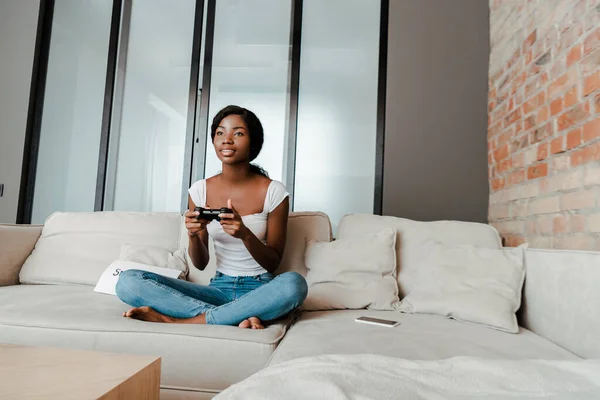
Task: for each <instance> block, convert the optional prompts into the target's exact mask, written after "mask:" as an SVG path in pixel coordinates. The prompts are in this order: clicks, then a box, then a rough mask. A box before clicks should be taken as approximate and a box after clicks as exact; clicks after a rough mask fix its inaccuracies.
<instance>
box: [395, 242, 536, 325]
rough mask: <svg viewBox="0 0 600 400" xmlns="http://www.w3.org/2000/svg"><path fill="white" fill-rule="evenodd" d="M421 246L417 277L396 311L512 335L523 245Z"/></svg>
mask: <svg viewBox="0 0 600 400" xmlns="http://www.w3.org/2000/svg"><path fill="white" fill-rule="evenodd" d="M525 248H526V246H519V247H516V248H503V249H488V248H482V247H475V246H470V245H463V246H448V245H444V244H442V243H439V242H429V243H426V244H423V248H422V249H421V252H420V253H421V254H422V255H424V256H423V259H422V263H421V266H420V268H419V272H418V274H417V276H416V278H417V281H416V285H415V288H414V290H413V291H411V292H410V293H409V294H408V295H407V296H406V297H404V299H403V300H402V302H401V303H400V311H402V312H406V313H415V314H419V313H423V314H435V315H441V316H445V317H449V318H453V319H457V320H461V321H467V322H474V323H478V324H482V325H486V326H488V327H490V328H494V329H498V330H501V331H506V332H511V333H517V332H518V331H519V326H518V323H517V317H516V315H515V313H516V312H517V310H518V309H519V307H520V306H521V289H522V287H523V281H524V280H525V267H524V249H525Z"/></svg>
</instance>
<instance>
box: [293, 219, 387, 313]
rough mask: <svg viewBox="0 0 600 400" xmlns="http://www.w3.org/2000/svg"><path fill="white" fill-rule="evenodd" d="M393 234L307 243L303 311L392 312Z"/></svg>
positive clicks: (382, 232) (383, 233)
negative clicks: (362, 309) (305, 291)
mask: <svg viewBox="0 0 600 400" xmlns="http://www.w3.org/2000/svg"><path fill="white" fill-rule="evenodd" d="M395 244H396V232H395V231H394V230H393V229H385V230H383V231H381V232H378V233H375V234H371V235H364V236H361V237H356V238H348V239H339V240H335V241H333V242H316V241H314V240H309V242H308V248H307V249H306V256H305V260H306V267H307V268H308V274H307V275H306V282H307V283H308V288H309V289H308V297H307V298H306V300H305V301H304V304H303V305H302V309H304V310H332V309H346V308H348V309H361V308H369V309H374V310H394V309H395V308H396V307H397V306H398V304H399V302H398V285H397V284H396V251H395Z"/></svg>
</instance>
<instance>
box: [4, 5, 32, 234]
mask: <svg viewBox="0 0 600 400" xmlns="http://www.w3.org/2000/svg"><path fill="white" fill-rule="evenodd" d="M39 7H40V1H39V0H6V1H0V38H1V39H0V183H4V185H5V187H4V196H3V197H0V222H5V223H6V222H8V223H14V222H15V220H16V216H17V202H18V200H19V186H20V182H21V165H22V160H23V145H24V141H25V129H26V125H27V112H28V108H29V91H30V88H31V72H32V67H33V55H34V48H35V39H36V33H37V19H38V13H39Z"/></svg>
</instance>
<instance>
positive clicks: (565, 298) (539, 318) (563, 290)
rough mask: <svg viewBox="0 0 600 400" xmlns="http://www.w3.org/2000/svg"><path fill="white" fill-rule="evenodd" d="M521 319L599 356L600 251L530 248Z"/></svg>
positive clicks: (531, 327) (585, 354)
mask: <svg viewBox="0 0 600 400" xmlns="http://www.w3.org/2000/svg"><path fill="white" fill-rule="evenodd" d="M525 265H526V268H527V276H526V278H525V287H524V289H523V307H522V309H521V312H520V323H521V325H522V326H523V327H524V328H527V329H529V330H530V331H532V332H534V333H536V334H538V335H540V336H542V337H544V338H546V339H548V340H550V341H552V342H554V343H556V344H557V345H559V346H561V347H563V348H565V349H567V350H569V351H570V352H572V353H574V354H576V355H578V356H580V357H583V358H599V357H600V340H598V338H599V337H600V318H598V315H600V253H597V252H586V251H568V250H537V249H528V250H527V251H526V253H525Z"/></svg>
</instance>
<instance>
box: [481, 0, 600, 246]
mask: <svg viewBox="0 0 600 400" xmlns="http://www.w3.org/2000/svg"><path fill="white" fill-rule="evenodd" d="M490 29H491V32H490V42H491V43H490V44H491V54H490V70H489V96H488V110H489V114H488V117H489V118H488V165H489V182H490V208H489V221H490V223H491V224H492V225H494V226H495V227H496V228H497V229H498V230H499V231H500V233H501V234H502V236H503V237H504V238H505V239H506V244H507V245H517V244H520V243H523V242H528V243H530V246H531V247H540V248H568V249H596V250H600V0H490Z"/></svg>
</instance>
